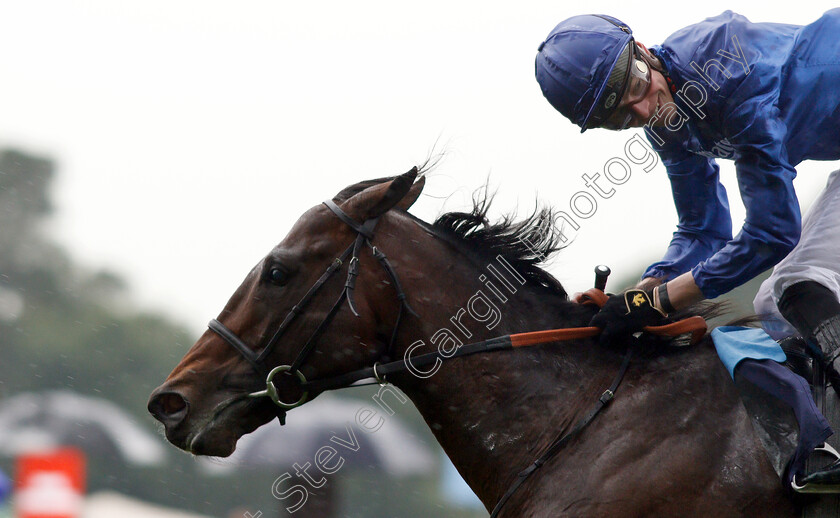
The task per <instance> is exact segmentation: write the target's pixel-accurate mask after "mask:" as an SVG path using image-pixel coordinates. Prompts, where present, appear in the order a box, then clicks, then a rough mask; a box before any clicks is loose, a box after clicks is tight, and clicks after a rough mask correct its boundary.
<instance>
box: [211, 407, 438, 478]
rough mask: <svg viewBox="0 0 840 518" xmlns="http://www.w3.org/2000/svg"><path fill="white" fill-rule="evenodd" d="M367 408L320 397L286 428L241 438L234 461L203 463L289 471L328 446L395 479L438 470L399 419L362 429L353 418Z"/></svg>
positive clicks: (222, 469)
mask: <svg viewBox="0 0 840 518" xmlns="http://www.w3.org/2000/svg"><path fill="white" fill-rule="evenodd" d="M364 406H366V405H363V404H361V403H359V402H358V401H355V400H345V399H339V398H336V397H332V396H330V395H324V396H321V397H319V398H318V399H317V400H315V401H313V402H312V403H309V404H307V405H304V406H302V407H300V408H296V409H294V410H293V411H292V412H291V413H290V414H289V424H288V425H287V426H280V425H279V424H278V423H277V421H272V422H271V423H269V424H267V425H264V426H263V427H261V428H259V429H257V430H256V431H255V432H253V433H251V434H249V435H245V436H243V437H242V438H241V439H240V440H239V444H238V445H237V448H236V451H235V452H234V453H233V455H231V456H230V457H228V458H226V459H213V460H205V459H202V462H203V463H204V466H205V468H206V469H207V470H208V471H210V472H218V473H226V472H228V471H231V470H234V469H236V468H237V467H270V468H275V469H276V468H278V467H283V468H285V467H288V466H291V465H293V464H294V463H299V464H304V463H306V462H312V459H313V458H314V456H315V453H316V452H317V451H318V450H319V449H320V448H322V447H324V446H329V447H331V448H333V449H335V450H336V451H338V455H340V456H341V458H342V459H344V462H345V463H346V464H345V465H349V466H355V467H360V468H377V469H383V470H384V471H385V472H387V473H388V474H389V475H392V476H408V475H425V474H429V473H431V472H432V471H433V470H434V469H435V467H436V466H437V464H438V462H437V459H436V458H435V455H434V454H433V453H432V451H431V450H430V449H429V448H428V447H426V446H425V445H424V444H423V443H422V442H421V441H420V439H419V438H418V437H416V436H415V435H414V434H413V433H412V432H411V430H410V429H409V428H408V427H407V426H406V425H404V424H403V423H401V422H400V421H399V420H398V419H397V417H395V416H389V415H387V414H384V413H382V412H380V413H379V415H380V416H382V419H383V420H384V422H383V424H382V426H381V428H379V429H378V430H377V431H375V432H373V433H370V432H365V431H363V430H362V429H361V427H359V426H358V425H357V424H356V422H355V417H356V413H357V412H358V410H359V409H360V408H362V407H364ZM377 419H378V418H377ZM373 422H377V421H373Z"/></svg>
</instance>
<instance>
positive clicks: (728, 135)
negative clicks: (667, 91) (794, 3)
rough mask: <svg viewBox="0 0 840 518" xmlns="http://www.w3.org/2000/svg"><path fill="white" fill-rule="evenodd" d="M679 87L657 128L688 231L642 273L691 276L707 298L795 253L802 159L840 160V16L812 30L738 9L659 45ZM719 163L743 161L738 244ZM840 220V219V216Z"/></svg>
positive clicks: (680, 231)
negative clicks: (796, 183)
mask: <svg viewBox="0 0 840 518" xmlns="http://www.w3.org/2000/svg"><path fill="white" fill-rule="evenodd" d="M651 51H652V52H653V53H654V54H656V55H657V56H658V57H659V58H660V59H661V60H662V62H663V63H664V65H665V68H666V69H667V71H668V73H669V74H670V76H671V79H672V81H673V84H674V86H675V88H676V92H675V93H674V102H675V105H676V106H675V107H674V106H673V105H672V106H671V107H670V110H669V107H667V106H666V107H665V108H661V109H660V114H661V115H662V119H663V120H664V121H665V122H666V123H667V124H668V126H667V127H664V128H663V127H646V128H645V131H646V133H647V137H648V140H649V141H650V142H651V145H652V146H653V147H654V149H656V151H657V152H658V153H659V155H660V157H661V158H662V162H663V164H665V167H666V170H667V172H668V177H669V179H670V181H671V189H672V192H673V195H674V202H675V204H676V208H677V213H678V215H679V223H678V225H677V231H676V232H675V233H674V236H673V239H672V240H671V244H670V245H669V247H668V250H667V251H666V253H665V256H664V257H663V258H662V260H661V261H659V262H657V263H654V264H652V265H651V266H650V267H648V269H647V270H646V271H645V273H644V275H643V277H665V278H666V279H671V278H673V277H676V276H677V275H679V274H681V273H683V272H686V271H689V270H691V272H692V273H693V275H694V280H695V281H696V283H697V285H698V286H699V288H700V290H701V291H702V292H703V295H705V296H706V297H707V298H712V297H716V296H718V295H720V294H722V293H725V292H727V291H729V290H731V289H733V288H735V287H736V286H738V285H740V284H743V283H744V282H746V281H748V280H750V279H751V278H753V277H755V276H756V275H758V274H759V273H761V272H762V271H764V270H766V269H767V268H770V267H771V266H773V265H774V264H776V263H777V262H779V261H780V260H781V259H782V258H784V257H785V256H786V255H787V254H788V253H789V252H790V251H791V250H792V249H793V247H794V246H795V245H796V243H797V242H798V240H799V234H800V230H801V218H800V214H799V204H798V202H797V199H796V193H795V192H794V190H793V183H792V182H793V178H794V177H795V176H796V170H795V169H794V167H795V166H796V165H797V164H798V163H799V162H801V161H803V160H806V159H811V160H836V159H839V158H840V9H833V10H831V11H828V12H827V13H825V14H824V15H823V16H822V17H821V18H820V19H818V20H817V21H815V22H814V23H811V24H810V25H806V26H798V25H785V24H777V23H752V22H750V21H749V20H747V19H746V18H744V17H743V16H741V15H738V14H735V13H733V12H731V11H726V12H724V13H723V14H721V15H719V16H716V17H714V18H708V19H706V20H704V21H702V22H700V23H698V24H696V25H691V26H689V27H686V28H684V29H682V30H680V31H678V32H676V33H674V34H673V35H671V36H670V37H668V39H667V40H666V41H665V42H664V43H663V44H662V45H660V46H656V47H653V48H651ZM715 158H727V159H732V160H734V161H735V167H736V171H737V178H738V185H739V188H740V191H741V198H742V200H743V202H744V205H745V207H746V211H747V216H746V219H745V221H744V224H743V227H742V229H741V231H740V232H739V233H738V235H737V236H735V238H734V239H733V237H732V222H731V218H730V215H729V202H728V200H727V197H726V191H725V190H724V188H723V186H722V185H721V184H720V181H719V174H718V173H719V171H718V166H717V164H716V163H715ZM838 224H840V215H838Z"/></svg>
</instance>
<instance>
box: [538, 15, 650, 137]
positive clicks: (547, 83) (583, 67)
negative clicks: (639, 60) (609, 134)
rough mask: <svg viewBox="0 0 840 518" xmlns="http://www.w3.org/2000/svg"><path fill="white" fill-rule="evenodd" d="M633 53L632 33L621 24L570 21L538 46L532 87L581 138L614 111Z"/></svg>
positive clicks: (596, 18) (589, 18)
mask: <svg viewBox="0 0 840 518" xmlns="http://www.w3.org/2000/svg"><path fill="white" fill-rule="evenodd" d="M635 52H636V51H635V44H634V41H633V32H632V31H631V30H630V27H628V26H627V25H626V24H624V23H623V22H621V21H620V20H617V19H616V18H613V17H611V16H602V15H599V14H586V15H581V16H574V17H572V18H569V19H568V20H564V21H562V22H560V23H559V24H558V25H557V27H555V28H554V30H553V31H551V33H550V34H549V35H548V37H547V38H546V39H545V41H544V42H543V43H542V44H540V47H539V50H538V52H537V58H536V75H537V82H538V83H539V84H540V88H542V92H543V95H544V96H545V98H546V99H548V102H549V103H551V105H552V106H554V108H555V109H556V110H557V111H559V112H560V113H562V114H563V115H565V116H566V118H568V119H569V120H570V121H572V122H573V123H575V124H577V125H578V126H580V128H581V129H580V131H581V133H583V132H584V131H586V130H587V129H590V128H596V127H598V126H600V125H601V124H603V122H604V121H606V120H607V119H609V118H610V115H612V113H613V112H614V111H615V109H616V108H617V107H618V104H619V101H620V100H621V96H622V94H623V93H624V89H625V88H626V86H627V78H628V77H629V70H630V65H631V63H632V61H633V60H632V57H633V56H634V55H635Z"/></svg>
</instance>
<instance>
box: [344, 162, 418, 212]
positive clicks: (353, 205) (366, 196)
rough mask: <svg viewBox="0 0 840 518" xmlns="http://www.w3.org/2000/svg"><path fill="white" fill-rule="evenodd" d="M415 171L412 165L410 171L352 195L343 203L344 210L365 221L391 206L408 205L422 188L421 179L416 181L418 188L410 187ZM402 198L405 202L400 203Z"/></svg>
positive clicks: (415, 175)
mask: <svg viewBox="0 0 840 518" xmlns="http://www.w3.org/2000/svg"><path fill="white" fill-rule="evenodd" d="M417 172H418V171H417V168H416V167H413V168H412V169H411V171H409V172H407V173H405V174H401V175H400V176H397V177H396V178H394V179H393V180H390V181H388V182H384V183H380V184H378V185H374V186H372V187H368V188H367V189H365V190H363V191H362V192H360V193H358V194H355V195H353V196H352V197H351V198H350V199H349V200H347V202H346V204H345V205H344V209H345V211H347V213H348V214H349V215H350V216H352V217H354V218H355V219H356V220H357V221H365V220H368V219H371V218H375V217H378V216H381V215H382V214H385V213H386V212H387V211H388V210H390V209H392V208H393V207H401V208H408V207H410V206H411V204H412V203H414V201H415V200H416V199H417V196H419V195H420V191H421V190H422V189H423V183H424V182H423V181H422V180H421V181H420V182H417V183H418V184H420V186H419V188H417V189H412V187H413V186H414V179H415V178H417ZM412 193H413V194H412ZM409 194H411V196H409ZM404 199H405V203H401V202H403V200H404Z"/></svg>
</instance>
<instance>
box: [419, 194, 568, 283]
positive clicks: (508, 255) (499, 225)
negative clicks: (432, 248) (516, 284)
mask: <svg viewBox="0 0 840 518" xmlns="http://www.w3.org/2000/svg"><path fill="white" fill-rule="evenodd" d="M492 201H493V195H492V194H489V193H488V192H487V188H486V187H485V188H483V189H479V190H478V191H476V193H475V194H474V195H473V207H472V210H471V211H470V212H447V213H445V214H443V215H441V216H440V217H438V218H437V219H436V220H435V222H434V223H433V224H432V228H433V229H435V230H438V231H443V232H444V233H447V234H449V235H451V236H453V237H455V238H457V239H459V240H460V241H461V242H463V244H465V245H467V246H468V247H469V249H470V250H471V251H472V252H474V253H478V254H481V255H482V256H486V257H488V258H492V257H496V256H497V255H501V256H502V257H504V258H505V260H506V261H508V262H509V263H510V265H511V266H513V267H514V269H516V271H517V272H519V273H520V274H521V275H522V276H523V277H525V278H526V279H528V280H529V281H531V282H532V283H534V284H536V285H537V286H542V287H544V288H546V289H548V290H551V291H552V292H553V293H554V294H556V295H560V296H562V297H563V298H564V299H566V298H568V295H567V293H566V290H565V289H564V288H563V286H562V285H561V284H560V282H559V281H558V280H557V279H555V278H554V276H553V275H551V274H550V273H548V272H547V271H545V270H543V269H542V268H540V267H539V264H540V263H542V262H544V261H545V260H546V259H548V258H549V256H551V254H553V253H554V252H556V251H557V250H560V249H561V248H562V247H561V246H560V244H559V243H560V239H561V237H562V235H561V234H560V231H559V229H557V228H556V227H555V226H554V210H553V209H552V208H550V207H543V208H538V209H534V212H533V213H532V214H531V215H530V216H528V217H526V218H525V219H522V220H520V221H516V220H515V217H514V216H513V215H511V214H505V215H503V216H502V217H501V219H500V220H499V221H497V222H495V223H490V221H489V220H488V219H487V212H488V211H489V210H490V205H491V203H492Z"/></svg>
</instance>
